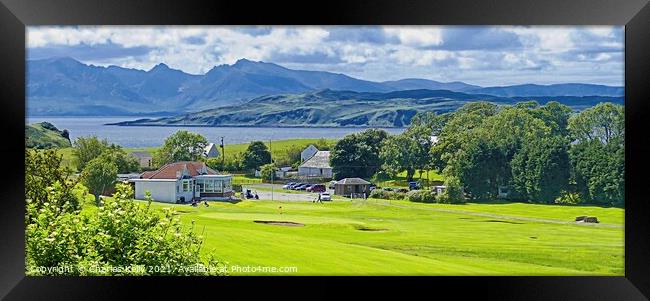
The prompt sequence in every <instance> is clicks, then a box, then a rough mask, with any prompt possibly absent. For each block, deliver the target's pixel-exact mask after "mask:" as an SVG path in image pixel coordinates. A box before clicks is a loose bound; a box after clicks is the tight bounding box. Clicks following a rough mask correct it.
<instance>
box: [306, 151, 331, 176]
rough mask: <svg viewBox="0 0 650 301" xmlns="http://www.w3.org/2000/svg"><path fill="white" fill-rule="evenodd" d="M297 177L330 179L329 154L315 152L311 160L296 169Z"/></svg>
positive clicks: (326, 152)
mask: <svg viewBox="0 0 650 301" xmlns="http://www.w3.org/2000/svg"><path fill="white" fill-rule="evenodd" d="M298 177H303V178H332V167H331V166H330V152H329V151H317V152H316V153H315V154H314V155H313V156H311V158H309V159H307V161H305V162H303V163H302V165H300V166H299V167H298Z"/></svg>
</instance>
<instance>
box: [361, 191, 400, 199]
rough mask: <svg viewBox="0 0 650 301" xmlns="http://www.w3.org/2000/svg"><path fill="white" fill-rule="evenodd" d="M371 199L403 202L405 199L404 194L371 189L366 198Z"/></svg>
mask: <svg viewBox="0 0 650 301" xmlns="http://www.w3.org/2000/svg"><path fill="white" fill-rule="evenodd" d="M368 197H370V198H373V199H384V200H403V199H406V193H403V192H397V191H386V190H383V189H373V190H372V191H371V192H370V195H369V196H368Z"/></svg>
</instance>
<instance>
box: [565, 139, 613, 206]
mask: <svg viewBox="0 0 650 301" xmlns="http://www.w3.org/2000/svg"><path fill="white" fill-rule="evenodd" d="M615 140H616V139H614V140H610V143H608V144H603V143H601V142H599V141H597V140H593V141H588V142H583V143H579V144H576V145H573V146H571V149H570V156H571V162H572V165H573V168H574V171H575V181H576V185H577V189H578V191H579V192H580V194H581V195H582V196H583V198H584V199H586V200H587V201H588V202H589V203H595V204H603V205H615V206H620V205H623V202H624V200H625V148H624V146H623V144H622V143H618V142H615Z"/></svg>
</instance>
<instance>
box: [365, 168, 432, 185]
mask: <svg viewBox="0 0 650 301" xmlns="http://www.w3.org/2000/svg"><path fill="white" fill-rule="evenodd" d="M427 172H428V178H427ZM427 179H428V181H444V177H443V176H442V175H440V174H438V173H437V172H436V171H435V170H428V171H422V178H420V171H419V170H416V171H415V176H414V177H413V180H414V181H417V182H420V183H421V184H423V185H425V186H426V184H427ZM373 183H375V185H379V186H380V187H399V188H407V187H408V186H409V184H408V181H407V180H406V171H403V172H401V173H398V174H397V175H396V176H395V177H394V178H392V179H389V180H386V181H375V182H373Z"/></svg>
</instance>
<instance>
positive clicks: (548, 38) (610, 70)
mask: <svg viewBox="0 0 650 301" xmlns="http://www.w3.org/2000/svg"><path fill="white" fill-rule="evenodd" d="M372 28H375V29H376V30H372ZM447 29H448V27H444V26H384V27H372V26H370V27H368V26H366V27H364V28H363V31H362V28H360V27H355V26H348V27H336V34H337V36H336V38H334V39H332V38H330V33H331V31H332V30H334V27H328V26H319V27H316V26H299V27H292V26H270V27H264V28H252V27H246V26H242V27H238V26H165V27H161V26H76V27H45V26H38V27H29V28H28V31H27V33H28V39H27V47H28V48H31V49H39V48H40V49H47V47H59V48H60V47H69V48H70V49H73V48H75V47H81V46H83V45H104V44H105V45H108V44H110V45H113V46H115V47H123V48H124V49H129V48H137V47H141V48H144V51H140V52H138V53H144V54H141V55H135V56H134V55H133V54H128V55H127V54H125V55H122V56H117V57H116V56H105V57H97V58H93V59H86V60H85V61H84V62H86V63H93V64H96V65H119V66H123V67H129V68H138V69H144V70H148V69H150V68H151V67H153V66H154V65H156V64H158V63H161V62H162V63H166V64H167V65H169V66H170V67H172V68H176V69H181V70H184V71H186V72H189V73H194V74H200V73H205V72H207V71H208V70H210V69H211V68H212V67H214V66H215V65H220V64H232V63H234V62H236V61H237V60H239V59H241V58H247V59H249V60H254V61H269V62H275V61H274V60H276V59H280V60H281V61H280V62H278V63H281V64H283V65H286V66H291V67H292V68H300V69H314V70H316V69H318V70H328V71H332V72H339V73H346V74H350V75H355V76H360V77H362V78H365V79H370V80H394V79H400V78H407V77H423V78H431V79H436V80H443V81H445V80H468V79H469V80H474V81H475V82H474V83H477V84H479V83H481V84H484V83H485V82H493V83H494V84H501V81H505V80H520V81H521V82H544V81H549V80H550V81H552V80H564V79H566V78H568V77H570V75H571V74H573V79H572V80H571V81H578V82H585V81H587V80H589V79H593V78H598V80H602V82H601V83H608V84H622V69H623V68H622V66H623V65H622V64H623V61H622V50H623V40H622V35H621V34H620V33H621V31H622V28H620V27H618V28H616V27H607V26H592V27H567V26H562V27H558V26H534V27H521V26H518V27H511V26H495V27H492V28H491V30H493V31H495V32H497V31H503V32H504V33H515V34H516V38H517V39H518V40H519V42H520V43H521V47H517V48H516V49H513V48H508V50H507V51H504V49H506V48H507V47H505V48H499V47H494V45H486V46H485V47H484V48H481V47H480V44H478V45H474V46H473V47H474V48H477V49H474V48H472V49H471V50H463V51H452V50H450V49H453V48H447V49H446V48H445V47H446V44H445V34H444V33H445V30H447ZM357 30H358V32H356V31H357ZM346 31H349V34H347V33H346ZM459 33H462V31H456V35H458V34H459ZM346 34H347V36H350V37H354V38H350V39H346V38H345V37H346ZM367 34H372V36H371V37H369V38H368V39H363V36H362V37H360V35H367ZM495 36H498V35H495ZM448 37H449V36H448ZM455 38H456V39H457V40H456V42H458V39H459V37H458V36H456V37H455ZM460 39H462V37H460ZM507 42H509V43H512V40H511V39H509V40H507ZM504 43H505V42H504ZM492 44H494V43H492ZM475 46H476V47H475ZM450 47H451V46H450ZM619 49H620V51H619ZM301 58H302V59H301ZM543 67H552V68H551V69H548V68H547V69H544V68H543ZM540 70H543V71H540ZM596 73H597V74H596ZM559 74H562V76H558V75H559ZM582 78H584V80H583V79H582ZM604 79H608V80H609V82H605V81H604ZM619 81H620V82H619Z"/></svg>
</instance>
